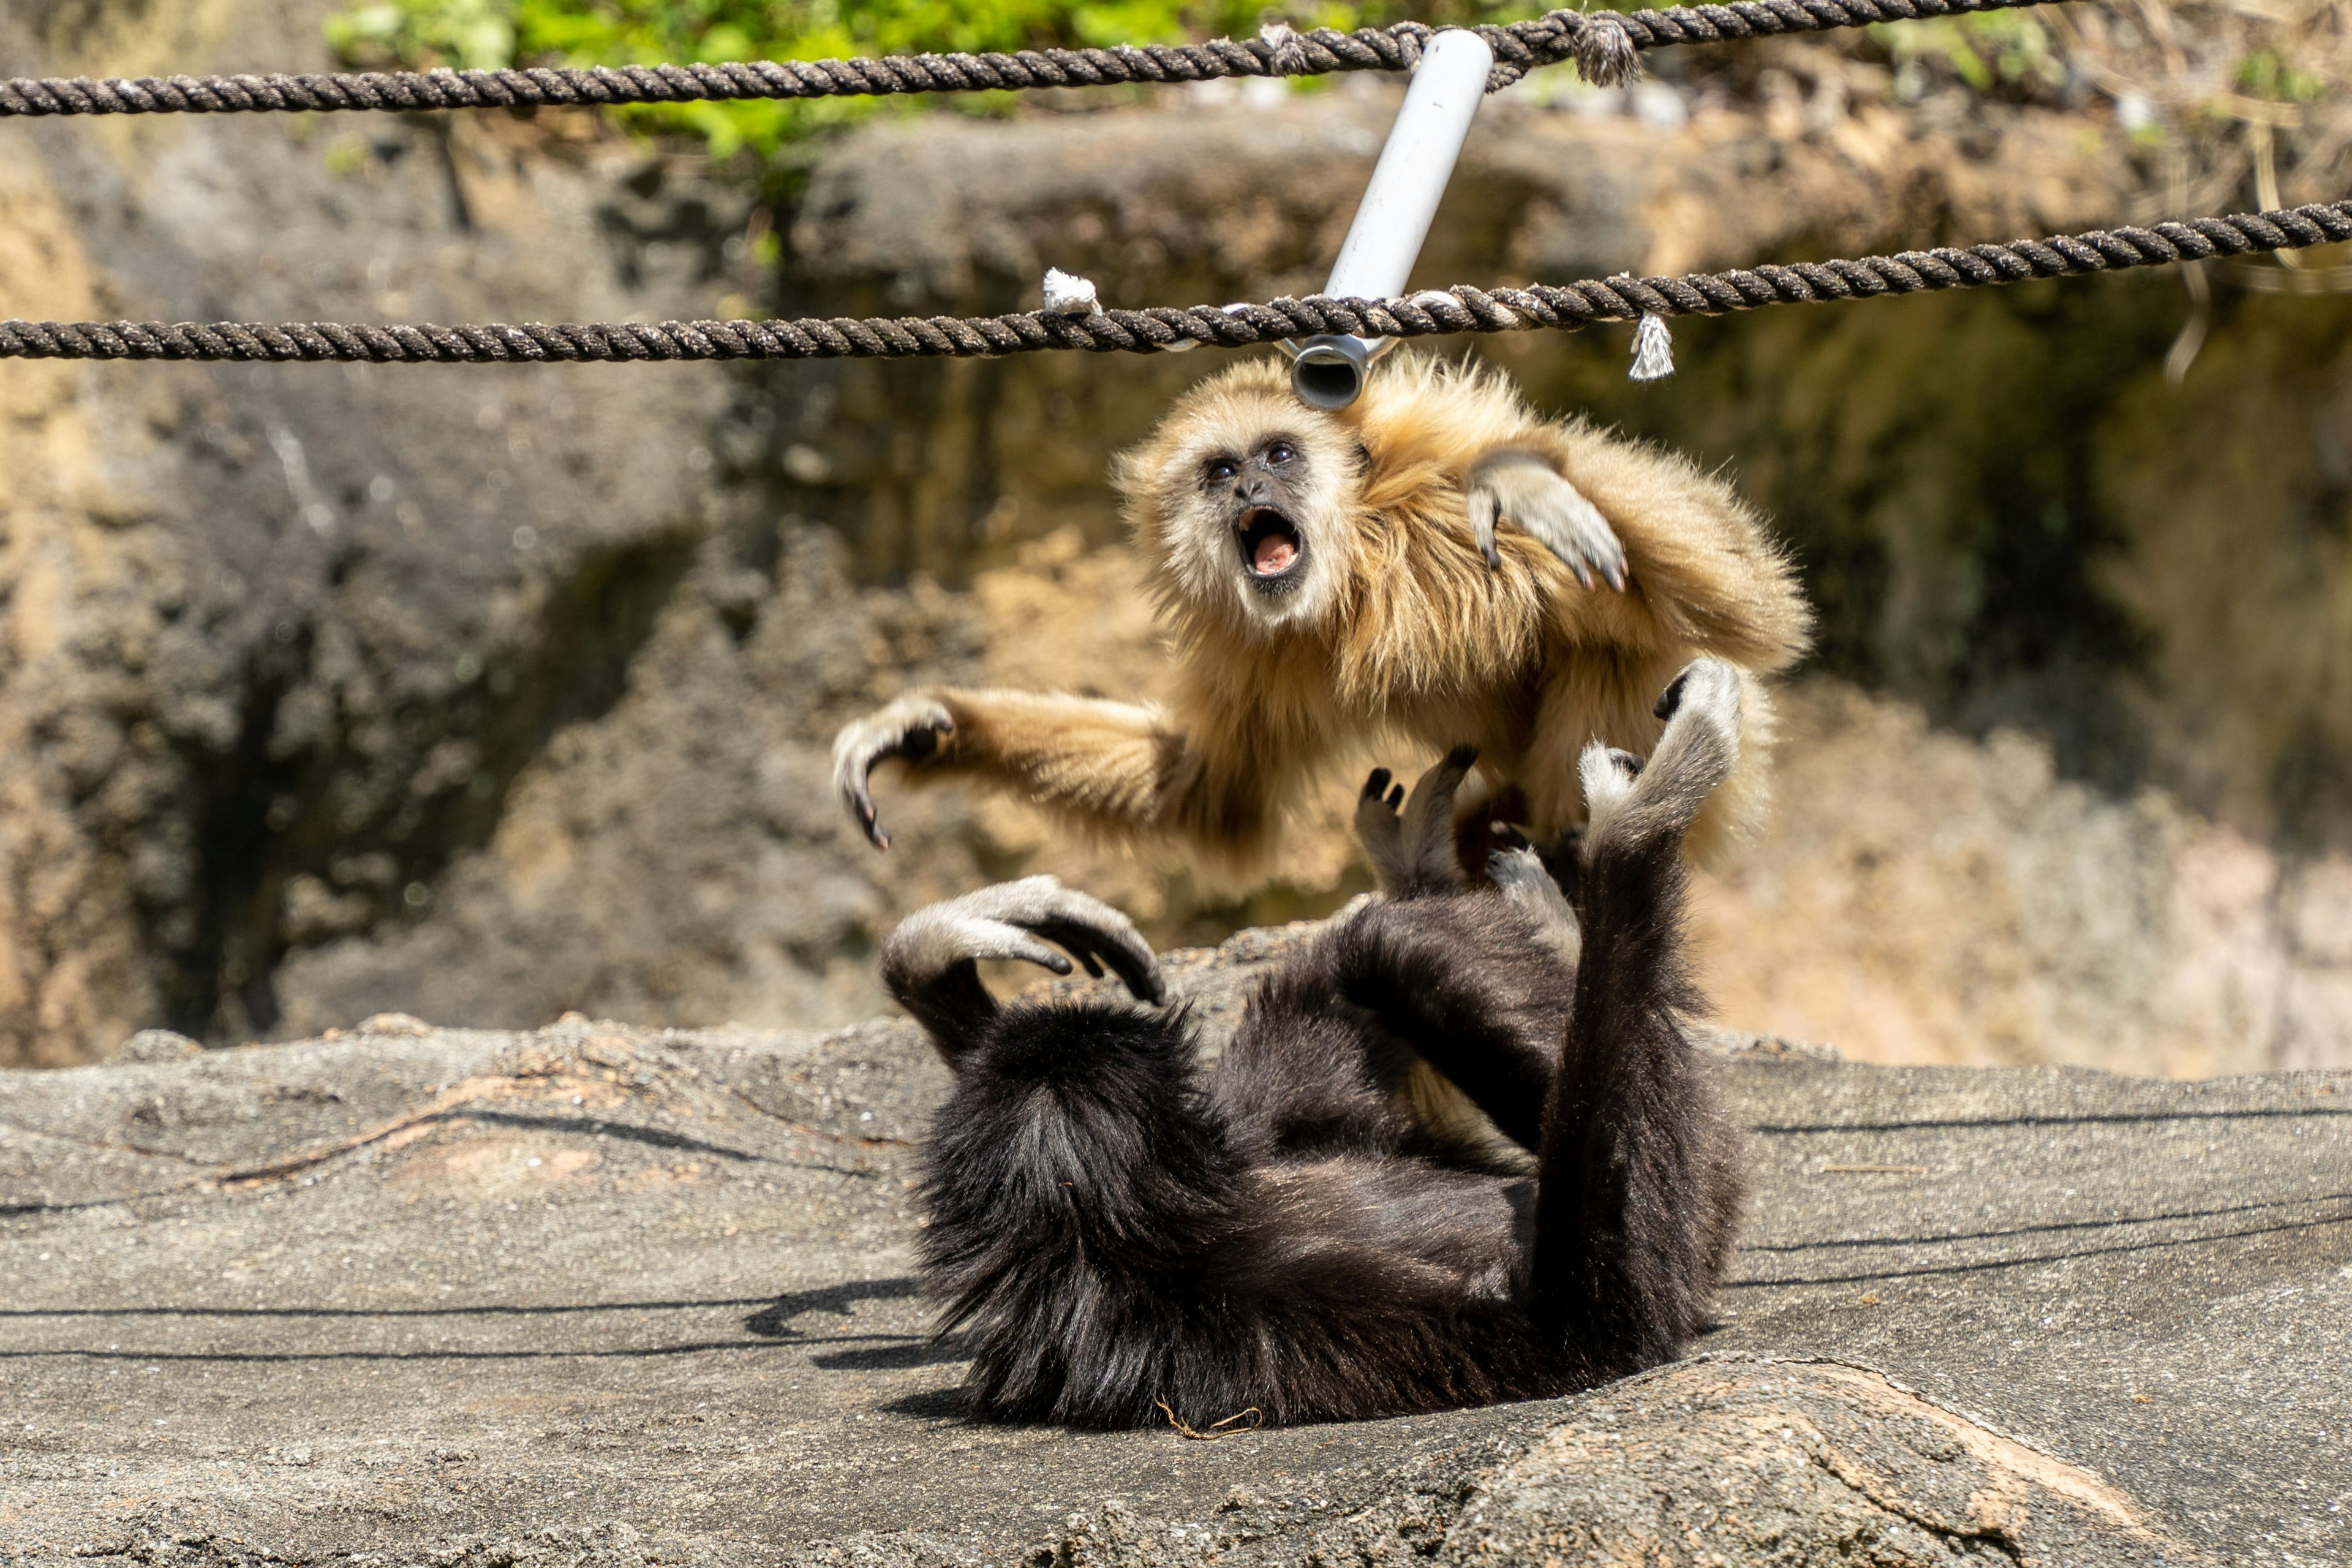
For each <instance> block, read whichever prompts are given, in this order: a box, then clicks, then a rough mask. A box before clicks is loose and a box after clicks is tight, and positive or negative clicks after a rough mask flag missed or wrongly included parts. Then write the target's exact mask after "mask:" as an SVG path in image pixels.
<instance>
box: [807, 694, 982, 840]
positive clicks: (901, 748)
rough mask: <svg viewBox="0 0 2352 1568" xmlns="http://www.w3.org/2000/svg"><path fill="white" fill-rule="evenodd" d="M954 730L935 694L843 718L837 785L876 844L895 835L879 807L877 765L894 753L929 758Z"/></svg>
mask: <svg viewBox="0 0 2352 1568" xmlns="http://www.w3.org/2000/svg"><path fill="white" fill-rule="evenodd" d="M954 733H955V719H954V718H953V716H952V715H950V713H949V712H948V710H946V709H945V708H943V707H941V706H940V704H939V703H938V702H937V701H936V700H933V699H931V698H929V697H920V696H918V697H901V698H900V699H898V700H897V701H896V702H893V703H891V704H890V705H889V706H888V707H887V708H885V709H883V710H881V711H880V712H878V713H869V714H867V715H866V717H865V718H863V719H858V720H855V721H851V722H849V723H847V724H844V725H843V726H842V727H841V733H839V734H838V735H835V737H834V738H833V787H834V790H835V793H836V794H838V795H840V796H841V804H842V805H845V806H847V807H848V808H849V815H850V816H852V817H853V818H855V819H856V823H857V826H858V828H859V829H860V830H861V831H862V832H864V834H865V835H866V842H867V843H869V844H871V845H873V846H874V847H875V848H877V849H887V848H889V847H890V836H889V835H888V834H887V833H885V832H883V831H882V825H881V824H880V822H878V821H877V820H876V817H875V813H874V790H873V786H872V783H871V780H872V779H873V776H874V770H875V768H876V767H877V766H878V765H880V764H881V763H886V762H888V761H889V760H891V759H892V758H894V757H895V758H897V759H898V760H899V761H901V762H904V763H925V762H929V760H930V759H931V758H932V757H934V756H936V755H938V754H939V750H940V744H941V743H942V742H945V741H946V740H947V739H948V738H949V737H950V736H952V735H953V734H954Z"/></svg>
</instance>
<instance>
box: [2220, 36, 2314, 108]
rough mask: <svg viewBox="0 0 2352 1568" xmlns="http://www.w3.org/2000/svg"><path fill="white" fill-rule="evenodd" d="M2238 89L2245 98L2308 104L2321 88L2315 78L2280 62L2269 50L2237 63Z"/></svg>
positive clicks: (2281, 60)
mask: <svg viewBox="0 0 2352 1568" xmlns="http://www.w3.org/2000/svg"><path fill="white" fill-rule="evenodd" d="M2237 77H2238V87H2239V89H2240V90H2241V91H2242V92H2244V93H2245V95H2246V96H2247V97H2249V98H2267V99H2271V100H2275V101H2277V102H2281V103H2310V102H2312V101H2314V100H2316V99H2317V98H2318V97H2319V95H2320V92H2321V90H2322V89H2323V88H2324V87H2325V85H2326V84H2325V83H2323V82H2322V81H2321V80H2320V79H2319V77H2318V75H2317V74H2316V73H2315V72H2312V71H2307V70H2304V69H2302V68H2300V67H2297V66H2295V65H2294V64H2292V63H2291V62H2289V61H2287V60H2284V59H2281V58H2279V57H2278V56H2277V55H2276V54H2274V53H2273V52H2272V51H2271V50H2269V49H2263V50H2262V51H2261V52H2260V53H2258V54H2251V55H2248V56H2247V57H2246V58H2243V59H2242V60H2240V61H2239V62H2238V71H2237Z"/></svg>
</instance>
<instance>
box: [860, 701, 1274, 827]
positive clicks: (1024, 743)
mask: <svg viewBox="0 0 2352 1568" xmlns="http://www.w3.org/2000/svg"><path fill="white" fill-rule="evenodd" d="M1248 722H1249V716H1248V715H1247V714H1240V715H1236V716H1234V721H1233V723H1232V724H1231V725H1229V726H1227V727H1225V728H1224V729H1221V730H1220V731H1218V733H1217V735H1216V737H1214V738H1212V739H1204V737H1202V735H1199V734H1195V733H1192V732H1190V731H1187V730H1186V729H1185V728H1184V727H1182V726H1181V725H1180V724H1178V723H1177V722H1176V721H1173V720H1172V719H1171V718H1170V716H1169V715H1167V714H1165V713H1163V712H1161V711H1160V710H1158V709H1156V708H1147V707H1143V706H1139V705H1138V704H1135V703H1130V702H1108V701H1103V700H1099V699H1096V698H1086V697H1069V696H1065V695H1062V694H1060V693H1045V692H1031V691H933V692H922V693H918V694H916V695H914V696H911V697H902V698H900V699H898V700H897V701H896V702H893V703H891V704H890V705H889V706H888V707H887V708H884V709H881V710H878V711H877V712H874V713H871V714H868V715H867V716H866V717H865V718H863V719H858V720H855V721H852V722H850V723H848V724H845V725H844V726H842V729H841V731H840V733H838V734H837V735H835V737H834V742H833V783H834V788H835V792H836V793H837V794H838V795H840V797H841V800H842V804H843V805H845V806H846V807H847V808H848V810H849V815H850V816H851V817H852V819H854V820H855V821H856V824H857V826H859V827H860V828H861V829H862V830H863V831H864V832H865V834H866V838H867V840H868V841H869V842H871V843H872V844H873V845H874V847H876V848H877V849H886V848H887V847H889V844H890V838H889V835H888V834H887V833H885V832H884V831H883V830H882V827H881V825H880V823H879V821H878V820H877V814H876V811H875V806H874V793H873V786H872V784H871V779H872V775H873V773H874V770H875V769H876V768H877V766H879V765H880V764H882V763H886V762H898V763H904V764H905V765H906V766H907V767H908V770H909V771H910V772H912V773H914V774H916V775H917V776H919V777H924V778H968V779H971V780H973V781H974V782H976V783H981V784H992V785H994V786H996V787H998V788H1002V789H1004V790H1008V791H1010V792H1011V793H1013V794H1014V795H1018V796H1020V797H1021V798H1023V799H1025V800H1028V801H1030V802H1032V803H1033V804H1034V805H1041V806H1044V807H1045V808H1047V809H1049V810H1052V811H1055V812H1057V813H1059V814H1060V815H1062V816H1065V817H1066V818H1068V819H1070V820H1071V821H1073V822H1075V823H1076V824H1077V825H1078V826H1081V827H1085V828H1089V829H1092V830H1095V831H1097V832H1103V833H1108V834H1109V835H1112V836H1114V837H1138V836H1141V835H1146V834H1169V835H1174V836H1180V837H1185V838H1188V839H1190V840H1191V841H1192V842H1193V843H1194V844H1195V845H1196V846H1197V847H1200V848H1202V849H1203V850H1204V851H1208V852H1211V853H1215V854H1219V855H1222V856H1223V857H1225V858H1232V859H1245V858H1248V856H1249V855H1250V854H1252V853H1253V852H1254V851H1255V850H1256V849H1257V848H1258V847H1260V846H1261V845H1262V843H1263V841H1264V839H1265V837H1266V836H1267V834H1268V833H1269V832H1270V830H1271V829H1272V827H1273V826H1274V825H1275V823H1276V820H1277V818H1278V816H1279V812H1280V806H1281V803H1282V801H1283V798H1284V796H1285V794H1286V789H1287V788H1288V786H1289V785H1290V784H1292V782H1294V779H1295V776H1296V775H1297V773H1301V772H1303V771H1304V770H1306V769H1307V768H1308V767H1309V766H1311V764H1312V763H1313V762H1314V760H1315V759H1314V758H1313V756H1312V755H1311V754H1308V752H1307V747H1306V746H1305V745H1304V744H1303V743H1294V744H1292V745H1291V746H1289V747H1288V748H1285V747H1280V746H1276V745H1274V744H1272V743H1271V742H1268V741H1267V740H1265V738H1264V737H1261V736H1257V735H1255V733H1253V732H1251V731H1249V730H1248V728H1247V725H1248Z"/></svg>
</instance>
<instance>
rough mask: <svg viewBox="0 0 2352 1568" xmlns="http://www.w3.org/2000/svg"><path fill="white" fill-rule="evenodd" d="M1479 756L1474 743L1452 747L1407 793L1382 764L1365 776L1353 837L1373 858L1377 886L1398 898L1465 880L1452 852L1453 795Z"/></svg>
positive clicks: (1458, 886) (1451, 887)
mask: <svg viewBox="0 0 2352 1568" xmlns="http://www.w3.org/2000/svg"><path fill="white" fill-rule="evenodd" d="M1477 760H1478V752H1477V749H1476V748H1475V747H1472V746H1456V747H1454V750H1452V751H1451V752H1447V753H1446V754H1445V756H1444V759H1443V760H1442V761H1440V762H1439V763H1437V765H1436V766H1434V767H1433V768H1431V769H1430V770H1429V771H1428V772H1427V773H1423V774H1422V775H1421V781H1420V782H1419V783H1418V784H1414V785H1413V786H1412V797H1411V798H1410V799H1408V798H1406V795H1405V792H1404V786H1403V785H1402V784H1391V783H1390V782H1389V771H1388V769H1386V768H1375V769H1373V770H1372V776H1371V777H1370V778H1368V779H1366V780H1365V781H1364V793H1363V794H1362V795H1361V796H1360V797H1359V798H1358V800H1357V802H1356V837H1357V839H1358V840H1359V841H1360V842H1361V843H1362V845H1363V847H1364V853H1365V855H1366V856H1367V857H1369V858H1370V860H1371V862H1372V875H1373V877H1374V878H1375V879H1378V881H1379V882H1380V885H1381V891H1382V892H1384V893H1386V894H1388V895H1389V896H1390V897H1391V898H1395V899H1402V898H1411V897H1412V896H1413V895H1414V894H1416V893H1435V892H1451V891H1456V890H1459V889H1461V888H1462V887H1463V886H1464V885H1465V883H1464V880H1463V876H1462V867H1461V863H1460V861H1459V860H1457V859H1456V858H1455V856H1454V792H1455V791H1457V790H1459V789H1460V788H1461V787H1462V781H1463V780H1464V779H1466V778H1468V777H1469V776H1470V766H1471V764H1472V763H1475V762H1476V761H1477ZM1400 806H1401V807H1402V809H1400Z"/></svg>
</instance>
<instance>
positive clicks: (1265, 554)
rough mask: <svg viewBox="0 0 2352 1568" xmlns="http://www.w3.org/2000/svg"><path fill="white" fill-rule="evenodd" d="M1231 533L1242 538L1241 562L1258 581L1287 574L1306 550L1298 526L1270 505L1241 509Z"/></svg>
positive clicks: (1267, 580) (1278, 577) (1265, 581)
mask: <svg viewBox="0 0 2352 1568" xmlns="http://www.w3.org/2000/svg"><path fill="white" fill-rule="evenodd" d="M1234 536H1235V537H1236V538H1237V539H1239V540H1240V542H1241V547H1242V561H1243V563H1244V564H1245V565H1247V566H1248V567H1249V571H1250V575H1251V576H1253V577H1255V578H1256V579H1257V580H1258V581H1259V582H1261V583H1270V582H1275V581H1277V580H1279V579H1281V578H1284V577H1286V576H1288V575H1289V574H1290V573H1291V571H1292V570H1293V569H1294V568H1295V567H1297V564H1298V563H1299V561H1300V560H1301V559H1302V558H1303V557H1304V556H1305V555H1306V553H1307V552H1306V548H1305V546H1304V545H1303V544H1302V543H1301V542H1300V541H1299V538H1298V530H1297V529H1296V528H1294V527H1292V526H1291V522H1290V520H1289V519H1288V518H1286V517H1285V516H1283V515H1282V514H1281V513H1280V512H1278V511H1276V510H1274V508H1272V507H1270V506H1254V507H1252V508H1250V509H1249V510H1247V511H1245V512H1244V513H1242V515H1241V517H1240V519H1239V520H1238V521H1235V522H1234Z"/></svg>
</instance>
